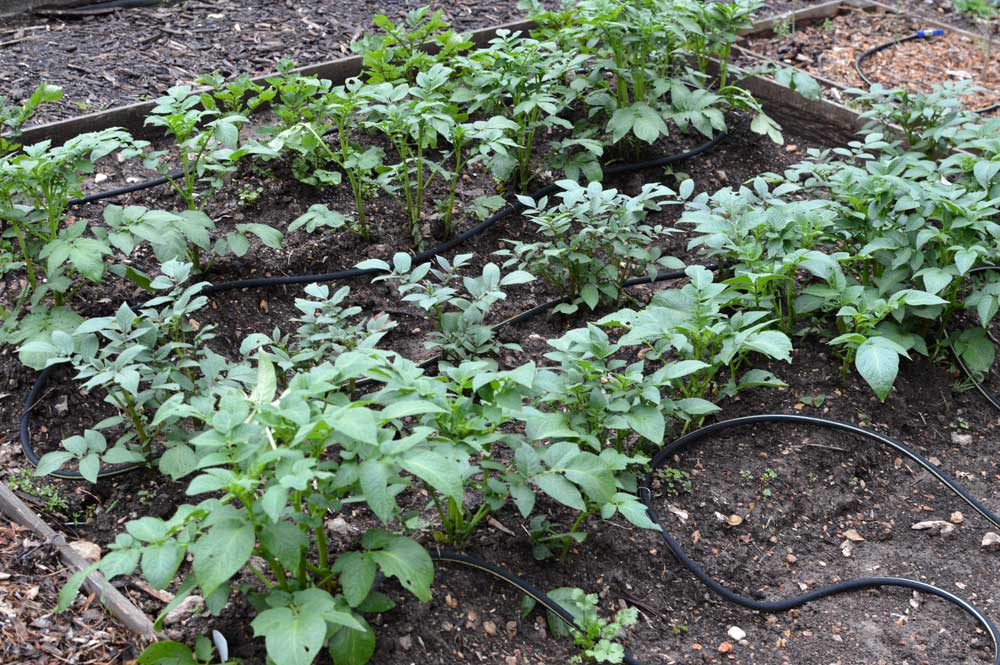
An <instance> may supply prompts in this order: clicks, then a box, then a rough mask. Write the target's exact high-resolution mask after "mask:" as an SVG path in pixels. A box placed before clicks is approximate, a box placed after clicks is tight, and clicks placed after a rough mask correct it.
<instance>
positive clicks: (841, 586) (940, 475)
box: [638, 413, 1000, 665]
mask: <svg viewBox="0 0 1000 665" xmlns="http://www.w3.org/2000/svg"><path fill="white" fill-rule="evenodd" d="M761 423H783V424H792V425H807V426H811V427H820V428H825V429H832V430H836V431H840V432H846V433H848V434H852V435H856V436H859V437H862V438H864V439H867V440H870V441H874V442H875V443H878V444H881V445H884V446H887V447H889V448H892V449H893V450H895V451H896V452H897V453H899V454H900V455H903V456H904V457H907V458H909V459H910V460H912V461H913V462H915V463H916V464H918V465H919V466H921V467H923V469H924V470H925V471H927V472H928V473H930V474H931V475H932V476H934V477H935V478H936V479H937V480H938V481H939V482H941V483H942V484H943V485H944V486H945V487H947V488H948V489H949V490H950V491H951V492H952V493H954V494H955V495H956V496H958V498H960V499H962V500H963V501H964V502H965V503H967V504H968V505H969V506H970V507H971V508H972V509H973V510H975V511H976V512H977V513H979V514H980V515H981V516H982V517H983V518H985V519H986V520H987V521H988V522H990V524H992V525H993V526H994V527H996V528H1000V516H998V515H997V514H996V513H994V512H993V511H992V510H990V509H989V508H988V507H987V506H986V505H985V504H984V503H983V502H982V501H980V500H979V499H977V498H976V497H974V496H973V495H972V494H970V493H969V492H968V491H967V490H966V489H965V488H964V487H962V486H961V485H960V484H959V483H958V482H957V481H956V480H954V479H953V478H951V477H950V476H949V475H948V474H946V473H945V472H943V471H941V470H940V469H939V468H937V467H936V466H935V465H934V464H931V462H929V461H928V460H927V459H925V458H924V457H923V456H922V455H920V454H919V453H917V452H916V451H914V450H913V449H911V448H910V447H909V446H907V445H905V444H903V443H901V442H899V441H897V440H896V439H893V438H891V437H888V436H885V435H883V434H879V433H878V432H873V431H871V430H867V429H864V428H861V427H857V426H855V425H851V424H848V423H842V422H839V421H836V420H826V419H823V418H814V417H812V416H801V415H792V414H777V413H774V414H762V415H755V416H745V417H742V418H734V419H732V420H724V421H721V422H717V423H713V424H711V425H708V426H707V427H703V428H701V429H699V430H696V431H694V432H691V433H690V434H687V435H685V436H682V437H681V438H679V439H676V440H675V441H674V442H673V443H671V444H670V445H668V446H666V447H665V448H663V449H662V450H660V452H658V453H657V454H656V456H655V457H654V458H653V460H652V462H650V470H649V472H648V473H647V474H646V477H645V478H644V479H643V481H642V484H641V485H640V486H639V488H638V491H639V497H640V498H641V499H642V501H643V503H645V504H646V510H647V512H648V513H649V517H650V519H651V520H652V521H653V522H654V523H656V524H657V525H659V527H660V535H661V536H662V538H663V541H664V543H666V545H667V547H668V548H670V551H671V552H672V553H673V555H674V556H675V557H676V558H677V561H678V562H680V563H681V564H682V565H683V566H684V567H685V568H687V569H688V570H689V571H691V573H693V574H694V576H695V577H697V578H698V580H699V581H700V582H701V583H702V584H704V585H705V586H706V587H708V588H709V589H711V590H712V591H713V592H714V593H715V594H716V595H718V596H720V597H721V598H722V599H723V600H725V601H727V602H729V603H733V604H736V605H739V606H741V607H745V608H747V609H749V610H755V611H758V612H766V613H777V612H787V611H788V610H792V609H795V608H797V607H801V606H802V605H805V604H807V603H810V602H812V601H815V600H819V599H820V598H826V597H828V596H833V595H837V594H841V593H848V592H852V591H860V590H862V589H871V588H877V587H885V586H892V587H902V588H905V589H913V590H914V591H919V592H922V593H926V594H930V595H933V596H937V597H938V598H941V599H943V600H945V601H947V602H949V603H952V604H954V605H956V606H958V607H959V609H961V610H963V611H964V612H966V613H967V614H969V615H971V616H972V618H973V619H975V620H976V621H977V622H978V623H979V624H980V625H981V626H982V627H983V628H984V629H985V630H986V632H987V633H989V635H990V638H991V639H992V641H993V651H994V660H993V663H994V665H1000V630H998V629H997V627H996V625H995V624H994V623H993V622H992V621H991V620H990V618H989V617H988V616H986V614H985V613H984V612H983V611H982V610H980V609H979V608H977V607H976V606H975V605H973V604H972V603H970V602H969V601H967V600H965V599H964V598H961V597H960V596H956V595H955V594H953V593H951V592H949V591H945V590H944V589H940V588H938V587H935V586H933V585H930V584H926V583H924V582H918V581H916V580H911V579H906V578H901V577H862V578H858V579H853V580H845V581H843V582H838V583H836V584H831V585H829V586H824V587H821V588H819V589H814V590H813V591H810V592H809V593H804V594H801V595H799V596H793V597H792V598H786V599H783V600H755V599H753V598H748V597H747V596H743V595H740V594H738V593H736V592H734V591H732V590H730V589H728V588H726V587H725V586H723V585H722V584H720V583H719V582H717V581H715V580H714V579H712V577H711V576H710V575H709V574H708V573H707V572H705V570H704V569H703V568H702V567H701V566H699V565H698V564H697V563H696V562H695V561H693V560H692V559H691V557H690V556H688V554H687V553H686V552H685V551H684V548H683V547H681V545H680V543H679V542H678V541H677V540H676V539H674V537H673V536H671V535H670V533H669V531H668V530H667V527H666V525H664V523H663V521H662V520H661V519H660V517H659V516H658V514H657V512H656V509H655V507H654V506H653V493H652V490H651V489H650V487H651V486H652V482H653V477H654V474H655V473H656V472H657V470H658V469H660V468H661V467H662V466H663V465H664V464H667V463H669V462H670V461H671V460H672V459H673V457H674V455H677V454H678V453H680V452H681V451H682V450H684V449H685V448H687V447H689V446H691V445H692V444H695V443H699V442H701V441H704V440H705V439H708V438H710V437H712V436H714V435H716V434H719V433H720V432H723V431H726V430H730V429H735V428H739V427H746V426H749V425H756V424H761Z"/></svg>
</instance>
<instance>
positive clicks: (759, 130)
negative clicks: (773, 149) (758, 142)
mask: <svg viewBox="0 0 1000 665" xmlns="http://www.w3.org/2000/svg"><path fill="white" fill-rule="evenodd" d="M750 130H751V131H753V132H754V133H756V134H765V135H767V137H768V138H770V139H771V140H772V141H774V142H775V143H777V144H778V145H782V144H783V143H784V142H785V139H784V137H783V136H782V135H781V127H780V126H779V125H778V123H776V122H775V121H774V120H772V119H771V118H770V117H768V116H767V115H765V114H763V113H758V114H757V115H756V116H754V119H753V120H752V121H751V122H750Z"/></svg>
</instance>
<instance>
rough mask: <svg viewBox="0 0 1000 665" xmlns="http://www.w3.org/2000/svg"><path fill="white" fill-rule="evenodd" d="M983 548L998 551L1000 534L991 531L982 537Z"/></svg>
mask: <svg viewBox="0 0 1000 665" xmlns="http://www.w3.org/2000/svg"><path fill="white" fill-rule="evenodd" d="M983 547H985V548H986V549H990V550H1000V534H996V533H993V532H992V531H991V532H989V533H987V534H986V535H985V536H983Z"/></svg>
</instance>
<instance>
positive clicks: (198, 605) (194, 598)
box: [163, 595, 205, 626]
mask: <svg viewBox="0 0 1000 665" xmlns="http://www.w3.org/2000/svg"><path fill="white" fill-rule="evenodd" d="M203 609H205V599H204V598H202V597H201V596H198V595H190V596H188V597H187V598H185V599H184V600H182V601H181V603H180V605H178V606H177V607H175V608H174V609H172V610H171V611H170V614H168V615H167V616H166V617H165V618H164V619H163V623H164V625H167V626H169V625H171V624H175V623H180V622H181V621H183V620H184V619H186V618H188V617H189V616H191V615H193V614H197V613H198V612H201V611H202V610H203Z"/></svg>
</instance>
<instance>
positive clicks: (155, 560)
mask: <svg viewBox="0 0 1000 665" xmlns="http://www.w3.org/2000/svg"><path fill="white" fill-rule="evenodd" d="M184 552H185V549H184V547H183V546H182V545H180V543H178V542H177V541H175V540H173V539H170V540H167V541H165V542H163V543H162V544H160V545H148V546H147V547H145V548H144V549H143V550H142V560H141V563H140V568H141V569H142V574H143V575H145V576H146V580H147V581H148V582H149V584H150V586H152V587H153V588H154V589H164V588H166V586H167V585H168V584H170V582H171V581H172V580H173V579H174V575H176V574H177V569H178V568H180V565H181V562H182V561H183V560H184Z"/></svg>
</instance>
